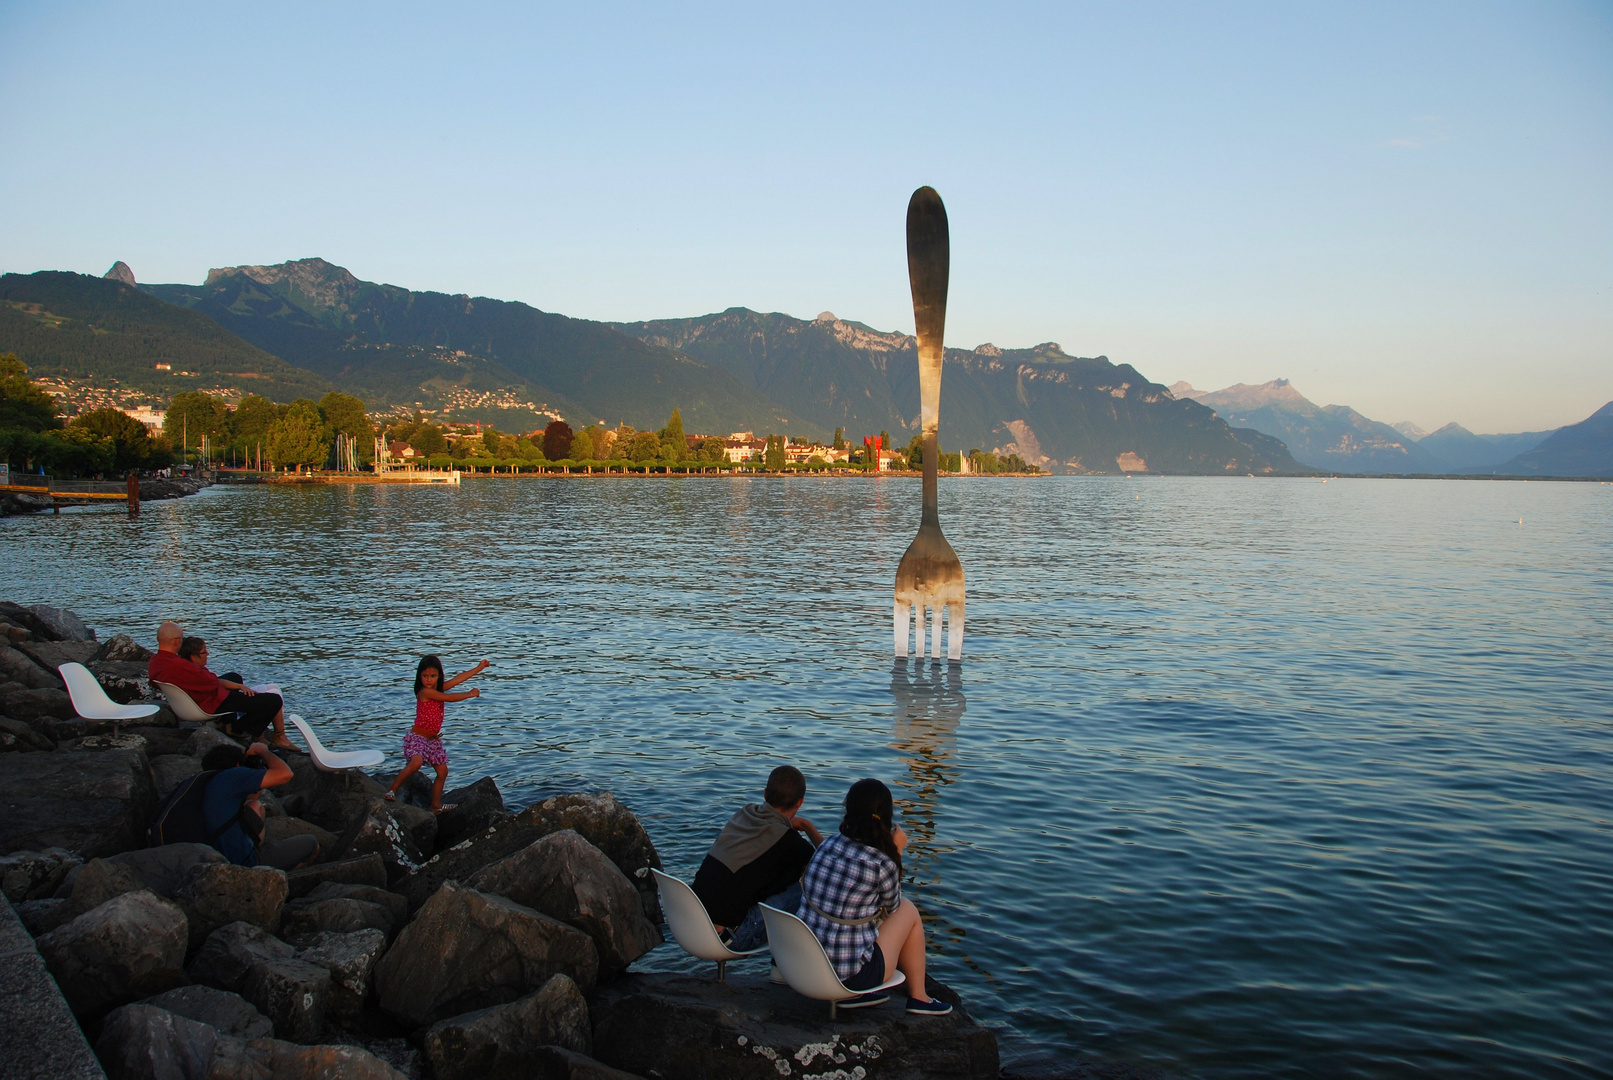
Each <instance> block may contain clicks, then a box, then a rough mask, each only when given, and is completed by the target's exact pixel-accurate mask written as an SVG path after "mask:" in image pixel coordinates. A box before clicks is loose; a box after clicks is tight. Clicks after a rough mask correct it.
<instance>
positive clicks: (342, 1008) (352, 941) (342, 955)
mask: <svg viewBox="0 0 1613 1080" xmlns="http://www.w3.org/2000/svg"><path fill="white" fill-rule="evenodd" d="M384 952H386V935H385V934H383V933H381V931H379V930H356V931H354V932H352V933H349V934H316V935H314V936H313V937H311V938H309V939H307V940H306V941H305V942H304V944H303V947H302V948H300V949H298V950H297V959H298V960H301V961H303V962H304V963H309V964H316V965H318V966H319V967H322V968H324V969H325V970H326V971H328V972H330V1012H331V1015H333V1016H336V1017H339V1018H341V1019H344V1020H356V1019H357V1018H358V1017H359V1015H360V1014H362V1013H363V1011H364V1006H365V1004H366V1002H367V1001H368V1000H369V997H370V983H371V981H372V975H373V974H374V971H375V965H376V964H377V963H378V962H379V961H380V959H381V954H382V953H384Z"/></svg>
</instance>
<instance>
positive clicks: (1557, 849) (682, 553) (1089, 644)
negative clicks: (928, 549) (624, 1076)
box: [0, 478, 1613, 1077]
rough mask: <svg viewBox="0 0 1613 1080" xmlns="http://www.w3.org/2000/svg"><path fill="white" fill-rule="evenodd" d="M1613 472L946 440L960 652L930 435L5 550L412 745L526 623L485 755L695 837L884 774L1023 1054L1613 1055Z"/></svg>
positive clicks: (230, 664)
mask: <svg viewBox="0 0 1613 1080" xmlns="http://www.w3.org/2000/svg"><path fill="white" fill-rule="evenodd" d="M1610 493H1613V489H1610V488H1607V487H1600V486H1597V485H1586V484H1545V483H1530V484H1501V483H1461V482H1441V481H1428V482H1425V481H1369V480H1335V481H1333V482H1331V483H1329V484H1327V485H1325V486H1324V485H1321V484H1319V483H1315V482H1313V481H1305V480H1245V479H1230V478H1217V479H1160V478H1151V479H1144V480H1122V479H1118V478H1115V479H1103V478H1054V479H1043V480H1035V481H1015V480H990V479H981V480H956V481H953V480H949V481H948V482H946V483H944V484H943V485H942V486H941V490H940V498H941V504H942V506H941V510H942V514H943V516H944V518H945V520H946V521H947V522H948V530H949V535H950V537H951V540H952V542H953V543H954V544H955V545H956V547H957V550H958V554H959V556H960V557H961V558H962V559H963V560H964V561H965V563H966V564H967V565H968V567H969V593H970V595H969V651H968V655H967V659H966V660H965V662H964V665H963V667H962V668H961V669H954V668H946V667H934V666H931V665H930V664H929V663H928V662H914V661H911V660H910V661H908V662H907V663H905V664H897V665H896V666H895V667H892V663H891V659H890V641H891V639H890V636H889V635H890V629H889V627H890V622H889V619H890V606H889V605H890V595H891V594H890V582H891V573H892V571H893V569H894V564H895V561H896V559H897V557H898V555H899V554H900V552H901V550H902V546H903V544H904V543H905V542H906V540H907V539H908V537H909V536H910V535H911V528H912V511H913V507H914V506H915V505H916V504H917V501H918V486H917V484H916V483H915V482H913V481H911V480H906V479H892V478H886V479H880V480H839V479H832V478H821V479H807V478H803V479H799V480H774V479H753V480H728V479H723V478H690V479H688V480H675V481H663V480H630V479H623V478H615V479H612V480H610V481H604V480H595V481H590V480H572V481H567V480H564V479H553V480H527V481H507V480H497V481H495V480H484V481H479V482H472V483H467V484H465V485H463V486H462V487H461V488H459V489H453V490H449V489H443V490H403V489H397V488H378V487H364V488H339V487H330V488H319V489H308V490H295V489H293V490H283V489H269V488H251V489H213V490H210V491H208V492H205V493H203V494H202V495H200V496H197V497H195V498H190V499H184V500H179V501H176V502H168V503H151V504H148V505H147V506H145V507H144V509H143V512H142V516H141V518H140V519H139V521H137V522H130V521H128V520H127V519H126V518H124V517H122V516H120V515H118V514H115V513H108V512H105V511H100V512H96V511H89V512H84V513H74V512H69V513H64V514H63V515H62V516H60V517H57V518H34V519H8V520H6V521H3V522H0V565H4V566H5V567H6V571H7V576H8V580H7V585H6V587H5V589H4V590H0V591H3V593H4V594H5V595H6V596H8V597H10V598H15V599H19V600H25V601H29V602H36V601H44V602H50V603H55V604H60V605H62V606H66V607H70V608H73V609H75V610H77V611H78V612H79V613H81V614H82V615H83V616H84V617H85V618H86V620H88V621H89V622H90V623H91V624H92V625H94V626H96V627H97V628H99V629H100V630H101V631H102V632H103V633H107V632H111V631H118V630H127V631H131V632H133V633H135V634H136V635H137V636H140V637H142V638H144V639H147V640H149V639H150V636H151V633H152V630H153V629H154V628H155V626H156V624H157V622H158V621H160V620H161V619H162V618H166V617H171V616H172V617H178V618H180V619H181V620H182V621H183V622H184V623H185V625H186V626H187V628H188V629H191V630H192V632H197V633H201V634H203V635H204V636H206V637H207V639H208V641H209V644H210V645H211V646H212V648H213V650H214V659H215V661H216V662H215V664H214V667H215V669H219V670H225V669H232V668H233V669H237V670H241V671H243V672H244V673H246V674H247V676H248V677H249V678H250V679H252V680H253V681H272V682H277V683H281V684H282V685H284V686H285V687H286V693H287V700H288V704H289V705H290V707H291V708H292V709H293V711H296V712H299V713H301V714H302V715H304V716H306V717H308V718H309V720H310V721H312V722H314V723H315V725H316V726H317V728H318V730H319V731H320V733H321V737H322V738H325V739H326V741H327V742H328V743H329V744H330V745H331V746H332V747H335V748H340V749H348V748H357V747H364V746H374V747H378V748H381V749H383V750H385V751H386V752H387V753H388V755H390V757H391V760H392V761H394V762H396V760H397V750H398V744H399V740H400V739H401V737H402V734H403V731H404V730H405V729H406V728H407V726H408V719H409V717H410V716H411V715H412V701H411V699H410V696H409V687H410V680H411V678H412V672H413V667H414V661H415V659H416V658H417V657H418V655H419V654H420V653H423V652H438V653H441V654H443V658H444V661H445V662H446V663H447V664H448V665H449V666H450V667H453V666H454V665H456V664H458V665H460V666H461V667H467V666H469V665H470V664H472V663H474V662H475V661H476V660H477V659H480V658H481V657H482V656H486V657H488V658H489V659H491V660H492V661H493V667H492V669H491V670H490V671H488V672H487V673H486V675H484V676H483V677H482V680H481V682H480V685H481V686H482V687H483V695H484V696H483V697H482V698H480V699H478V700H477V701H474V702H466V703H463V704H460V705H455V706H450V707H449V709H448V721H447V724H446V726H445V728H444V736H445V739H446V742H447V745H448V748H449V753H450V757H451V760H452V769H453V781H454V782H458V781H460V780H470V779H473V778H474V777H476V776H478V775H481V774H483V773H492V774H493V775H494V776H495V777H497V779H498V782H499V784H500V786H501V788H502V789H503V790H504V791H505V792H506V795H507V797H508V798H509V799H510V801H511V802H523V803H524V802H525V801H529V800H531V799H532V798H534V797H535V796H538V795H541V794H543V793H545V792H552V791H560V790H576V789H579V788H610V789H612V790H614V791H616V792H617V794H618V795H620V796H621V797H622V798H623V800H624V801H626V802H627V803H628V805H630V806H632V807H633V808H634V809H635V810H636V811H638V812H639V814H640V815H641V816H642V817H643V818H644V819H645V823H646V825H647V827H648V828H649V830H650V833H651V835H652V837H653V838H654V839H655V842H656V844H657V846H658V848H659V849H660V851H661V854H662V858H663V860H664V861H665V863H666V866H667V869H668V870H669V871H670V872H672V873H675V874H678V875H679V876H682V877H685V878H688V877H691V876H692V875H693V872H694V869H695V867H696V866H697V865H698V864H699V861H700V858H701V857H702V856H703V854H704V852H705V849H706V847H707V845H709V843H710V842H711V839H712V837H713V835H714V834H715V832H716V830H717V829H718V828H719V827H720V826H721V823H722V822H723V821H724V820H725V819H726V818H727V816H728V814H730V813H731V812H732V811H733V810H734V809H735V808H736V807H737V806H738V805H739V804H741V803H744V802H747V801H752V800H754V799H756V798H757V797H758V796H759V795H760V788H761V785H762V783H763V781H764V780H765V778H766V775H767V771H768V770H769V769H770V768H771V767H772V766H773V765H774V764H776V763H778V762H780V761H790V762H793V763H795V764H797V765H799V766H800V767H801V768H802V769H803V770H804V771H805V772H806V775H807V778H808V784H809V789H808V793H807V806H806V812H807V815H808V816H809V817H811V818H813V819H814V820H815V821H816V823H817V824H818V825H819V827H820V828H823V829H825V830H826V831H827V830H828V829H832V828H834V826H835V824H836V822H837V820H838V811H837V805H836V804H837V802H838V800H839V798H840V797H841V796H842V794H843V793H844V792H845V790H846V788H847V786H848V785H849V784H850V783H851V782H853V781H855V780H857V779H858V778H860V777H863V776H877V777H879V778H881V779H883V780H885V781H886V782H887V783H889V784H891V786H892V789H893V791H894V792H895V793H896V795H897V796H898V799H899V801H900V803H901V807H902V814H903V816H904V819H905V822H906V825H907V828H908V830H909V832H910V834H911V835H912V844H911V846H910V848H909V851H908V855H907V858H906V860H905V861H906V869H907V873H908V877H907V883H906V888H907V889H908V891H909V892H910V893H911V895H912V896H913V898H914V899H915V901H916V902H917V903H918V905H919V907H920V909H921V910H922V911H923V912H924V913H925V917H926V920H927V924H928V926H929V928H930V931H931V934H930V941H931V950H932V954H933V958H932V965H931V970H932V971H933V972H934V973H935V975H936V976H937V977H939V978H941V979H942V980H944V981H946V982H948V983H951V984H952V985H954V986H955V987H957V989H958V990H959V991H960V993H961V994H962V996H963V998H964V1001H965V1003H966V1004H967V1006H968V1007H969V1009H970V1011H971V1012H973V1013H974V1014H975V1015H977V1016H979V1017H980V1018H981V1019H983V1020H984V1021H986V1022H988V1023H991V1024H994V1025H996V1026H997V1027H998V1029H999V1031H1000V1033H1001V1037H1002V1044H1003V1050H1004V1054H1005V1058H1006V1059H1007V1060H1009V1061H1010V1062H1014V1063H1017V1064H1018V1065H1019V1066H1020V1067H1023V1068H1026V1069H1027V1070H1029V1069H1030V1068H1032V1067H1035V1066H1038V1065H1053V1064H1056V1063H1058V1062H1061V1061H1063V1062H1067V1061H1068V1060H1069V1059H1070V1058H1072V1057H1075V1056H1078V1055H1092V1056H1096V1057H1100V1058H1105V1059H1111V1060H1122V1061H1129V1062H1137V1063H1142V1064H1148V1065H1152V1066H1156V1067H1159V1068H1162V1069H1165V1070H1167V1071H1168V1072H1172V1073H1177V1074H1191V1075H1201V1076H1218V1077H1219V1076H1255V1075H1259V1076H1263V1077H1264V1076H1280V1077H1302V1076H1313V1075H1327V1076H1363V1077H1365V1076H1414V1075H1415V1076H1426V1075H1429V1074H1445V1075H1451V1076H1457V1075H1461V1076H1470V1075H1485V1076H1506V1077H1584V1076H1593V1075H1603V1076H1606V1075H1609V1074H1613V1052H1610V1049H1609V1046H1610V1041H1609V1040H1608V1039H1607V1037H1606V1029H1607V1017H1608V1016H1609V1015H1610V1014H1613V965H1609V964H1608V963H1607V958H1608V957H1609V956H1613V752H1610V746H1609V740H1610V737H1613V711H1610V707H1609V699H1608V695H1607V687H1608V686H1609V685H1613V647H1610V642H1609V637H1610V634H1613V630H1610V628H1613V578H1610V576H1609V574H1608V567H1610V566H1613V496H1610ZM1520 518H1521V519H1523V520H1524V521H1526V522H1527V523H1528V524H1527V525H1524V526H1520V525H1519V524H1518V522H1519V519H1520ZM456 670H457V669H456ZM327 733H328V734H327ZM647 962H648V964H649V966H652V967H664V968H678V967H679V966H680V965H683V964H684V961H683V960H682V959H681V957H680V955H679V954H678V951H677V950H676V949H675V947H673V946H670V945H669V946H665V947H663V948H661V949H657V950H655V952H654V953H652V954H651V955H650V957H649V958H648V961H647ZM695 966H696V965H690V966H688V967H687V969H688V970H694V969H695ZM741 970H743V965H741Z"/></svg>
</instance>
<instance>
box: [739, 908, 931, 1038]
mask: <svg viewBox="0 0 1613 1080" xmlns="http://www.w3.org/2000/svg"><path fill="white" fill-rule="evenodd" d="M761 907H762V918H763V919H765V920H766V921H767V940H768V943H769V944H770V945H772V947H773V962H774V963H775V964H777V965H778V969H779V972H780V973H781V974H782V975H783V976H784V981H785V982H787V983H789V984H790V989H792V990H794V991H795V992H796V993H797V994H800V995H801V996H803V997H809V998H816V999H817V1000H819V1001H827V1002H828V1003H829V1019H830V1020H833V1019H834V1018H835V1006H836V1005H837V1004H839V1003H840V1002H842V1001H845V1000H846V999H847V998H854V997H861V996H862V995H864V994H872V993H876V992H878V991H880V990H889V989H890V988H891V987H893V986H900V985H902V983H904V982H906V981H907V976H906V975H903V974H902V973H901V972H900V971H898V972H896V973H895V974H894V975H892V976H891V977H890V978H888V979H886V980H885V981H884V982H882V983H880V984H879V985H878V986H871V987H869V988H868V989H867V990H848V989H846V984H845V983H843V982H841V981H840V976H839V975H836V974H835V968H834V965H833V964H831V963H830V962H829V954H828V953H826V952H824V951H823V943H822V942H821V941H819V940H818V936H817V935H816V934H814V933H813V932H812V928H811V927H810V926H808V925H807V924H806V923H804V922H802V921H801V920H800V919H799V918H797V917H796V916H794V915H792V914H790V913H789V912H788V911H780V910H779V909H778V908H776V907H769V906H767V905H766V904H763V905H761ZM874 947H875V948H878V947H879V946H877V945H876V946H874Z"/></svg>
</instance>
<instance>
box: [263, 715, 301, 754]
mask: <svg viewBox="0 0 1613 1080" xmlns="http://www.w3.org/2000/svg"><path fill="white" fill-rule="evenodd" d="M269 745H270V746H273V747H274V748H275V749H276V750H295V749H297V745H296V744H295V743H293V742H292V741H291V740H290V739H288V738H286V710H284V709H281V710H280V711H279V712H277V713H275V714H274V741H272V742H271V743H270V744H269Z"/></svg>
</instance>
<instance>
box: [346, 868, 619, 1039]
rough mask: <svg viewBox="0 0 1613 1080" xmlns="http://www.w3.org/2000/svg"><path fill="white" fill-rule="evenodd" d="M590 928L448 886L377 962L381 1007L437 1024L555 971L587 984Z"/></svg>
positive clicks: (591, 971) (517, 992)
mask: <svg viewBox="0 0 1613 1080" xmlns="http://www.w3.org/2000/svg"><path fill="white" fill-rule="evenodd" d="M598 971H599V961H598V959H597V957H596V956H595V952H594V943H593V941H592V939H590V938H589V937H588V935H586V934H584V933H582V931H580V930H576V929H573V928H572V927H570V926H567V925H566V924H565V923H563V922H560V921H559V920H557V919H551V918H549V916H547V915H543V914H540V913H539V912H536V911H533V910H532V909H531V908H528V907H522V906H521V905H520V904H517V903H515V902H514V901H512V900H506V899H504V898H503V897H502V896H488V895H486V894H484V893H479V892H476V891H475V890H474V889H465V888H461V887H459V886H457V885H453V884H448V885H444V886H443V887H442V888H441V889H440V890H439V891H438V893H437V895H436V896H433V897H432V898H431V899H430V900H428V901H427V902H426V904H425V906H424V907H422V908H421V909H420V911H419V913H418V914H417V915H416V916H415V918H414V921H413V922H412V923H410V924H409V925H408V926H407V927H405V928H404V930H403V933H401V934H399V935H398V940H397V941H396V942H395V943H394V944H393V946H392V948H391V949H389V950H388V951H387V954H386V956H384V957H382V959H381V962H380V964H378V965H376V969H375V991H376V997H377V999H378V1001H379V1003H380V1006H381V1009H382V1010H383V1011H385V1012H387V1013H388V1014H390V1015H392V1016H393V1017H395V1018H396V1019H398V1020H400V1021H402V1022H404V1023H408V1024H411V1025H415V1026H419V1025H423V1024H432V1023H436V1022H437V1021H438V1020H442V1019H444V1018H446V1017H449V1016H457V1015H458V1014H460V1013H463V1012H469V1011H471V1010H473V1009H483V1008H487V1007H488V1006H491V1005H502V1004H504V1003H505V1002H508V1001H514V1000H516V999H517V998H520V997H524V996H525V995H527V994H529V993H531V992H532V991H534V990H536V989H538V988H539V987H541V986H542V985H543V984H544V983H545V982H547V981H548V980H549V979H550V978H552V977H553V976H555V975H567V976H570V978H571V980H572V981H573V982H575V983H577V985H578V986H581V987H582V988H583V989H584V990H591V989H592V988H593V986H594V982H595V980H596V978H597V977H598Z"/></svg>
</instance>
